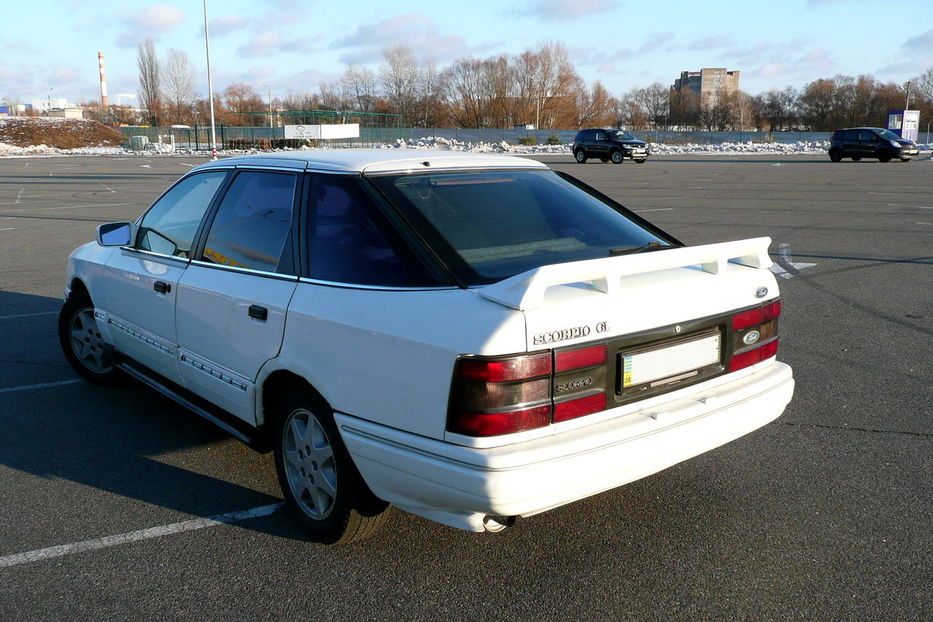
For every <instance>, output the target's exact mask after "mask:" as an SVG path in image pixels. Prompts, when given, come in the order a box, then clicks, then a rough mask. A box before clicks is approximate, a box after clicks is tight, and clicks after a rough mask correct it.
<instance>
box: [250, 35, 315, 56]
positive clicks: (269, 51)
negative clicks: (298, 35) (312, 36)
mask: <svg viewBox="0 0 933 622" xmlns="http://www.w3.org/2000/svg"><path fill="white" fill-rule="evenodd" d="M313 51H314V46H313V45H311V42H310V41H308V40H306V39H283V38H282V36H281V35H279V34H278V33H277V32H275V31H272V30H265V31H263V32H259V33H256V34H254V35H253V36H252V37H250V40H249V41H247V42H246V44H245V45H241V46H240V47H238V48H237V52H238V53H239V54H240V56H243V57H245V58H259V57H266V56H273V55H275V54H279V53H282V52H286V53H303V54H310V53H311V52H313Z"/></svg>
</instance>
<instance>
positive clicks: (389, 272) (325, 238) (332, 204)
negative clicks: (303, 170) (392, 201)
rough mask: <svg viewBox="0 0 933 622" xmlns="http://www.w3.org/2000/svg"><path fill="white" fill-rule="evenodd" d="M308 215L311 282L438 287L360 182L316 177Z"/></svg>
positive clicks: (341, 176)
mask: <svg viewBox="0 0 933 622" xmlns="http://www.w3.org/2000/svg"><path fill="white" fill-rule="evenodd" d="M308 212H309V218H308V235H307V236H306V239H307V240H308V264H309V266H310V276H311V278H312V279H317V280H320V281H331V282H335V283H348V284H356V285H374V286H384V287H430V286H435V285H438V282H437V280H436V279H434V278H432V277H431V276H430V275H429V273H428V272H427V271H426V270H425V268H424V266H423V264H422V263H421V262H420V261H419V260H418V258H417V257H416V256H415V255H414V254H413V253H412V252H411V251H410V250H409V249H408V247H407V245H406V244H405V243H404V242H403V241H402V240H401V239H400V237H399V236H398V235H397V234H396V233H395V232H394V230H393V229H392V227H391V225H390V224H389V223H388V221H387V220H386V219H385V217H384V216H382V215H381V214H380V213H379V211H378V207H377V206H376V205H375V203H374V202H373V201H372V199H371V198H370V197H369V195H368V194H367V193H366V192H365V191H364V190H363V188H362V186H361V181H360V179H359V178H358V177H349V176H346V175H316V176H315V178H314V182H313V184H312V186H311V202H310V205H309V210H308Z"/></svg>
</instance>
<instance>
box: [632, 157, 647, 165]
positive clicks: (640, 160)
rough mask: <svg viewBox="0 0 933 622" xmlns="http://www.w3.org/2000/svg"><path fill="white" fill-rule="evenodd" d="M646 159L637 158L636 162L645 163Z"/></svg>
mask: <svg viewBox="0 0 933 622" xmlns="http://www.w3.org/2000/svg"><path fill="white" fill-rule="evenodd" d="M645 161H646V160H645V158H636V159H635V162H637V163H638V164H644V163H645Z"/></svg>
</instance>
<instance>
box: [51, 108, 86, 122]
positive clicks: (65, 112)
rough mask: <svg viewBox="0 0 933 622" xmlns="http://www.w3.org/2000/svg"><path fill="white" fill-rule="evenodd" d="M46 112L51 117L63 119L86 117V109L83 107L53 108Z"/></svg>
mask: <svg viewBox="0 0 933 622" xmlns="http://www.w3.org/2000/svg"><path fill="white" fill-rule="evenodd" d="M46 114H47V115H48V116H50V117H60V118H62V119H83V118H84V110H83V109H81V108H52V109H50V110H49V111H48V112H47V113H46Z"/></svg>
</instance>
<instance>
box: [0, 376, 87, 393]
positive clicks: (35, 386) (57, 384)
mask: <svg viewBox="0 0 933 622" xmlns="http://www.w3.org/2000/svg"><path fill="white" fill-rule="evenodd" d="M78 382H84V381H83V380H81V379H80V378H75V379H72V380H61V381H59V382H40V383H39V384H25V385H20V386H18V387H5V388H3V389H0V393H15V392H16V391H31V390H33V389H50V388H52V387H63V386H65V385H66V384H75V383H78Z"/></svg>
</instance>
